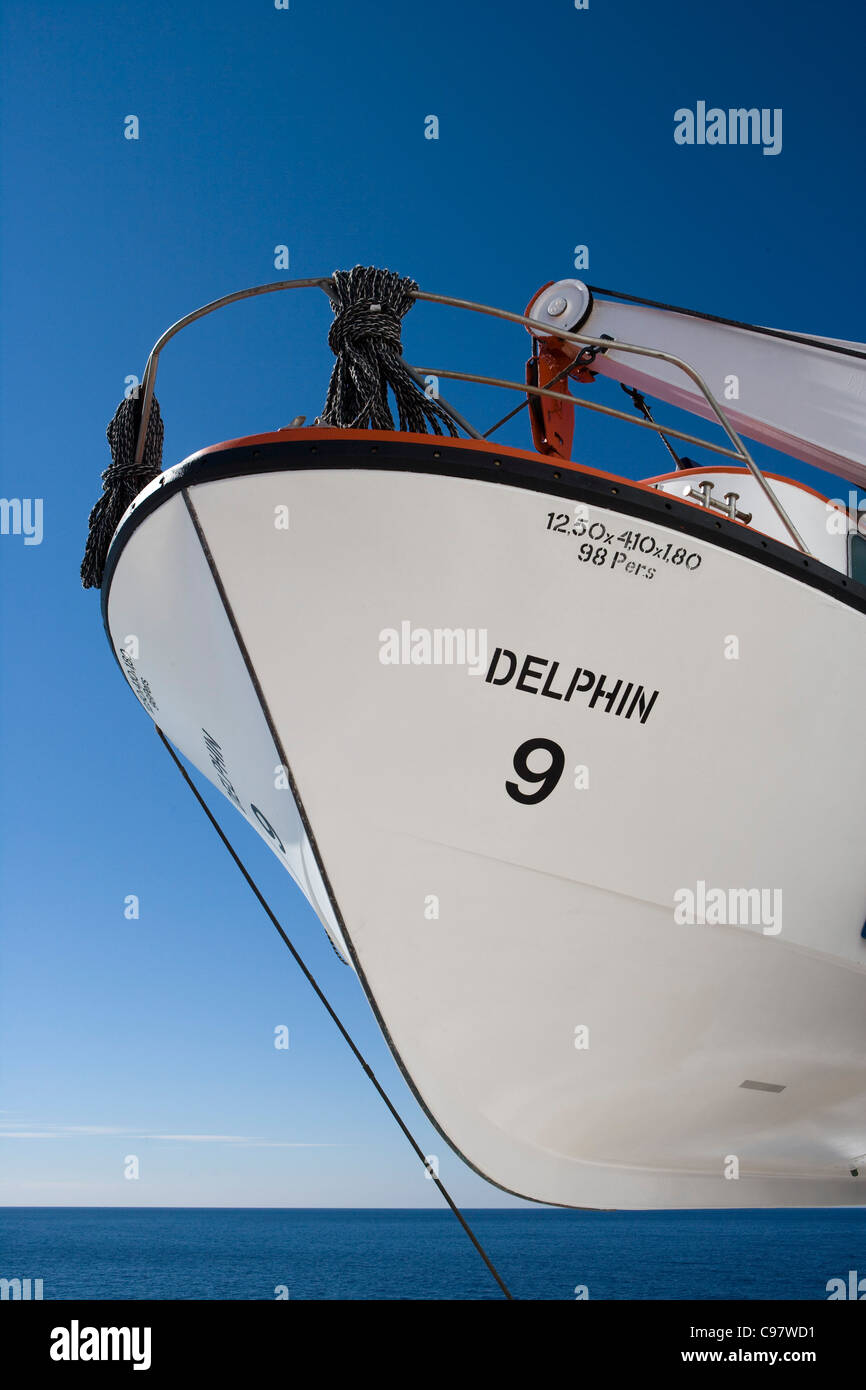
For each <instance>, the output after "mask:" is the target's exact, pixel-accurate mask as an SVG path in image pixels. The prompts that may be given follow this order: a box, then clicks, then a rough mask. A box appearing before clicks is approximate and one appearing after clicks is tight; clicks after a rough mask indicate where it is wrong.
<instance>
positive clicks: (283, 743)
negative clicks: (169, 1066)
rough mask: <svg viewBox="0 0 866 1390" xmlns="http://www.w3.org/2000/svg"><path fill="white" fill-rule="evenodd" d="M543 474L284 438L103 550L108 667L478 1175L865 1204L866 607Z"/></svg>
mask: <svg viewBox="0 0 866 1390" xmlns="http://www.w3.org/2000/svg"><path fill="white" fill-rule="evenodd" d="M253 445H256V446H257V447H256V448H253V447H252V446H253ZM532 458H533V456H530V455H522V454H519V453H517V452H516V451H496V450H495V449H494V448H493V446H491V445H487V446H478V445H475V444H471V445H470V444H469V443H467V442H461V443H457V442H453V441H452V442H449V441H442V440H436V439H431V438H430V437H426V438H425V439H424V440H423V441H422V440H420V439H419V438H418V437H406V436H376V435H373V434H370V433H364V434H363V435H353V434H352V432H348V431H340V432H331V431H311V430H306V431H297V432H289V433H286V432H284V433H283V434H281V435H276V436H266V437H262V441H250V442H249V443H246V444H244V445H243V446H241V445H238V446H237V447H236V448H234V449H232V448H231V447H230V446H221V448H220V449H219V450H216V451H211V452H209V453H208V454H207V455H206V456H198V457H197V458H196V459H194V460H192V461H190V462H188V463H187V464H186V465H181V466H180V467H179V468H178V469H175V470H172V471H170V472H169V473H167V474H164V475H163V477H162V479H160V480H159V481H158V482H157V483H155V484H152V485H151V487H150V488H148V489H147V490H146V492H145V493H143V494H142V495H141V497H140V498H139V499H138V500H137V502H136V503H135V505H134V507H133V508H132V509H131V510H130V512H129V513H127V517H126V518H125V520H124V521H123V522H122V523H121V526H120V528H119V530H118V533H117V535H116V537H115V541H114V544H113V547H112V552H111V554H110V556H109V563H108V567H107V574H106V581H105V584H104V586H103V601H104V610H105V616H106V626H107V630H108V633H109V636H110V640H111V643H112V646H113V648H114V650H115V652H116V653H117V654H118V658H119V660H120V662H121V666H122V668H123V669H124V672H125V674H126V676H127V679H128V680H129V682H130V684H131V685H132V687H133V689H134V690H135V692H136V694H137V695H138V698H139V699H140V700H141V702H142V703H143V704H144V706H145V708H146V709H147V710H148V713H150V714H151V716H152V718H153V719H154V720H155V721H156V722H157V724H158V725H159V727H160V728H161V729H162V730H163V732H164V733H165V734H166V736H167V737H168V738H169V739H170V740H171V741H172V743H173V744H174V745H175V746H176V747H177V748H178V749H179V750H180V752H181V753H182V754H183V755H184V756H185V757H186V758H187V759H188V760H189V761H190V762H191V763H192V764H194V765H195V766H196V767H197V768H198V769H199V770H200V771H201V772H202V773H203V774H204V775H205V776H207V777H209V778H210V780H211V781H212V782H214V784H215V785H217V786H219V787H221V788H222V790H223V791H224V792H225V793H226V795H227V796H228V797H229V799H230V800H232V801H233V802H234V803H235V804H236V805H237V806H238V808H239V809H240V810H241V811H242V813H243V814H244V815H245V816H246V817H247V818H248V819H249V820H250V821H251V823H252V824H254V825H255V826H256V828H257V829H258V830H259V832H260V833H261V834H262V836H263V838H264V839H265V840H266V841H267V842H268V843H269V844H270V845H271V847H272V848H273V849H274V850H275V852H276V853H277V854H278V855H279V856H280V858H281V859H282V860H283V862H284V863H285V864H286V866H287V868H288V869H289V870H290V872H291V873H292V874H293V876H294V878H295V879H296V881H297V882H298V883H299V885H300V887H301V888H302V890H303V891H304V892H305V893H306V894H307V896H308V898H309V899H310V901H311V902H312V903H313V905H314V906H315V907H316V909H317V911H318V913H319V915H320V917H321V919H322V921H323V923H324V925H325V927H326V929H327V930H328V932H329V934H330V935H331V938H332V940H333V941H334V944H335V945H336V947H337V948H338V950H340V951H341V953H343V954H344V955H345V956H346V957H347V958H348V959H349V960H350V961H351V962H352V964H353V965H354V967H355V968H356V969H357V971H358V974H359V977H360V979H361V981H362V983H363V986H364V989H365V990H366V992H367V995H368V997H369V1000H370V1003H371V1005H372V1006H373V1008H374V1010H375V1012H376V1015H377V1017H378V1019H379V1021H380V1024H381V1026H382V1028H383V1030H384V1032H385V1035H386V1037H387V1039H388V1042H389V1044H390V1046H391V1048H392V1050H393V1052H394V1054H395V1056H396V1057H397V1059H398V1061H399V1063H400V1065H401V1067H402V1069H403V1071H404V1073H405V1074H406V1076H407V1078H408V1079H409V1081H410V1083H411V1085H412V1087H413V1089H414V1091H415V1094H416V1095H417V1097H418V1099H419V1100H420V1101H421V1103H422V1104H423V1106H424V1108H425V1110H426V1111H427V1113H428V1114H429V1116H430V1117H431V1118H432V1120H433V1121H434V1122H435V1124H436V1125H437V1126H438V1128H439V1129H440V1131H441V1132H442V1134H443V1135H444V1136H445V1137H446V1138H447V1139H448V1141H449V1142H450V1143H451V1144H452V1145H453V1147H454V1148H455V1149H456V1150H458V1151H459V1153H460V1154H461V1155H462V1156H463V1157H464V1158H465V1159H466V1160H467V1162H468V1163H470V1164H471V1165H472V1166H473V1167H474V1168H476V1169H477V1170H478V1171H479V1172H481V1173H482V1174H483V1175H484V1176H486V1177H487V1178H489V1179H490V1180H491V1181H492V1182H494V1183H496V1184H498V1185H500V1186H501V1187H503V1188H506V1189H508V1190H509V1191H512V1192H514V1193H517V1194H519V1195H521V1196H525V1197H531V1198H534V1199H537V1200H540V1201H544V1202H550V1203H557V1204H562V1205H565V1206H574V1207H604V1208H610V1207H619V1208H644V1207H727V1206H731V1207H744V1206H755V1207H756V1206H819V1205H848V1204H857V1203H861V1202H863V1201H864V1194H866V1066H864V1057H866V941H864V940H863V939H862V937H861V926H862V924H863V920H864V916H866V871H864V867H863V837H864V830H866V778H864V776H863V770H862V757H861V748H860V739H859V731H860V727H861V725H862V711H863V710H864V709H866V612H864V608H866V604H864V603H863V602H862V601H858V600H857V595H856V594H852V592H851V590H852V586H851V584H850V581H848V582H847V584H846V583H845V581H844V580H843V577H842V576H840V575H838V574H837V575H836V576H835V579H833V578H832V577H831V572H830V571H829V570H827V571H824V570H823V568H822V567H821V566H817V567H813V570H812V571H811V572H810V573H809V574H808V575H807V573H806V570H805V569H803V570H802V572H801V573H799V574H798V573H795V572H793V571H792V569H791V565H793V564H794V563H795V561H796V556H795V554H794V552H792V551H787V552H786V553H787V554H788V555H790V556H791V557H792V559H791V564H790V565H787V568H786V563H787V562H784V561H783V560H782V559H779V557H780V556H782V554H783V551H785V550H786V548H785V547H782V546H778V545H776V544H775V543H770V544H769V549H768V543H767V542H765V541H764V542H761V541H759V540H757V539H755V538H754V537H750V538H748V542H747V541H746V540H745V539H741V538H742V537H743V536H744V534H745V528H743V527H740V526H737V525H736V523H729V522H719V521H718V520H716V519H714V518H712V517H708V516H706V515H705V514H703V513H702V512H701V511H700V509H697V508H693V507H688V505H687V504H684V503H681V502H679V501H676V500H675V501H673V502H671V501H670V500H669V499H667V498H665V497H663V496H661V495H659V494H651V493H650V490H649V489H645V490H644V494H645V506H646V508H647V509H651V508H654V509H655V512H654V513H652V512H650V511H647V512H646V514H645V515H640V514H639V509H640V507H642V506H644V503H643V502H642V501H641V500H640V497H641V494H640V489H639V488H637V487H635V485H629V484H627V483H626V482H624V480H620V479H615V478H609V477H607V478H606V477H605V475H598V474H590V473H588V472H587V471H584V470H580V469H575V468H570V467H568V466H567V465H561V466H559V467H558V470H557V471H555V470H554V469H552V468H550V467H547V466H546V465H542V464H541V463H539V461H538V460H537V459H535V461H534V462H530V460H531V459H532ZM636 496H637V497H638V502H635V501H634V499H635V497H636ZM587 498H588V499H589V500H587ZM635 508H638V513H636V511H635ZM285 509H287V510H285ZM663 509H666V511H665V510H663ZM551 516H552V517H553V520H551V519H550V518H551ZM563 517H564V518H565V521H564V522H563V521H562V518H563ZM684 518H685V520H684ZM581 528H582V529H581ZM713 528H715V529H713ZM635 535H637V536H638V539H637V540H634V539H633V537H634V536H635ZM626 536H628V537H629V539H627V540H626V539H622V538H623V537H626ZM645 537H648V538H649V539H648V540H646V539H644V538H645ZM747 543H748V545H749V546H752V547H753V548H754V553H749V552H748V551H747V550H744V548H743V547H744V546H746V545H747ZM587 545H588V546H589V547H590V553H589V557H588V558H587V552H586V550H585V549H583V547H585V546H587ZM761 547H762V548H763V551H764V552H766V553H765V554H763V555H762V554H760V553H759V550H760V548H761ZM602 551H603V552H604V554H603V556H602V558H600V559H597V558H596V557H597V556H598V555H599V553H600V552H602ZM681 551H682V555H680V552H681ZM620 553H622V554H623V555H624V558H623V559H621V560H616V559H615V556H616V555H618V554H620ZM675 557H679V558H675ZM774 557H775V558H776V560H777V561H778V563H775V562H774ZM799 564H800V565H801V566H802V564H803V562H802V560H800V561H799ZM816 571H820V574H818V573H817V572H816ZM834 584H836V585H837V586H838V587H837V590H835V591H834V589H833V585H834ZM853 587H854V588H856V586H853ZM843 588H844V591H843ZM437 633H438V634H440V636H439V638H437V635H436V634H437ZM444 633H450V634H451V635H450V636H442V635H441V634H444ZM460 633H462V634H464V641H465V643H466V647H465V650H464V652H463V654H464V657H465V659H466V660H468V661H474V665H475V667H476V671H475V673H474V674H473V673H471V672H470V670H469V669H468V668H467V664H465V661H464V664H458V662H459V658H460V653H461V647H460V637H459V634H460ZM424 634H428V637H426V638H425V635H424ZM455 634H457V635H455ZM130 638H134V639H135V641H134V642H131V641H130ZM485 641H486V646H485V645H484V644H485ZM437 642H438V646H437ZM437 652H438V655H439V661H438V662H436V661H430V662H428V661H427V660H426V659H425V658H426V657H427V656H428V655H429V656H433V657H435V656H436V654H437ZM413 654H414V659H413ZM590 678H591V679H590ZM542 741H543V742H542ZM527 745H530V750H529V751H526V748H527ZM520 749H524V759H525V760H524V761H523V762H522V763H521V758H520V754H519V753H518V750H520ZM557 749H559V750H561V754H562V767H561V771H560V772H559V775H558V776H556V777H554V776H553V772H554V771H555V770H556V767H557V759H558V754H557V753H556V750H557ZM515 755H517V759H518V762H517V765H516V764H515ZM282 767H286V768H287V775H286V776H281V775H280V769H281V768H282ZM548 769H549V770H550V771H549V773H548V776H547V777H546V778H545V777H544V776H543V774H544V773H545V772H547V771H548ZM527 772H528V773H529V774H535V777H536V779H540V780H532V777H531V776H527V775H525V774H526V773H527ZM521 773H523V774H524V775H523V776H521V775H520V774H521ZM509 783H510V784H511V785H512V788H513V789H514V790H516V792H517V795H516V796H515V795H514V794H513V793H512V792H509V790H508V786H507V784H509ZM539 792H542V793H544V794H543V795H542V796H541V797H540V799H538V800H537V801H535V802H529V801H528V800H527V798H528V797H529V796H531V795H532V794H533V793H536V794H537V793H539ZM747 1083H748V1084H747ZM858 1161H859V1163H860V1164H862V1167H858ZM852 1170H854V1171H856V1172H857V1173H858V1174H859V1176H854V1172H853V1171H852Z"/></svg>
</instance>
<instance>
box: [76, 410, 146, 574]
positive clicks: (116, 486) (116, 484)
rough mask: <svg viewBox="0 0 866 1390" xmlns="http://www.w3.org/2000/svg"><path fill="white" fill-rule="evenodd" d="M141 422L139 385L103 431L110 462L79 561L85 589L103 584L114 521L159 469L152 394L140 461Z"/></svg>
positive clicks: (116, 520)
mask: <svg viewBox="0 0 866 1390" xmlns="http://www.w3.org/2000/svg"><path fill="white" fill-rule="evenodd" d="M140 423H141V400H140V388H136V391H135V393H134V394H133V395H131V396H128V397H126V399H124V400H122V401H121V402H120V405H119V406H118V407H117V410H116V411H115V412H114V418H113V420H112V421H111V423H110V424H109V426H108V429H107V430H106V431H105V433H106V437H107V439H108V447H109V448H110V449H111V463H110V464H109V465H108V467H107V468H106V470H105V472H104V473H103V475H102V496H101V497H100V498H99V500H98V501H97V503H96V505H95V506H94V508H93V510H92V511H91V513H90V521H89V529H88V534H87V544H86V546H85V549H84V559H83V560H82V562H81V582H82V584H83V585H84V587H85V589H98V588H99V586H100V584H101V583H102V573H103V570H104V569H105V559H106V556H107V555H108V547H109V546H110V545H111V538H112V536H113V535H114V533H115V531H116V530H117V523H118V522H119V521H120V518H121V517H122V516H123V513H124V512H125V511H126V509H127V507H128V506H129V505H130V503H131V502H134V501H135V499H136V497H137V496H138V494H139V493H140V492H141V489H142V488H143V487H146V486H147V484H148V483H150V482H152V481H153V479H154V478H158V477H159V475H160V473H161V472H162V440H163V434H164V432H165V431H164V428H163V423H162V416H161V415H160V413H159V405H158V403H157V399H156V397H155V396H154V397H153V401H152V404H151V409H150V419H149V420H148V422H147V439H146V440H145V444H144V453H143V454H142V457H141V462H140V463H139V464H136V462H135V444H136V440H137V439H138V429H139V425H140Z"/></svg>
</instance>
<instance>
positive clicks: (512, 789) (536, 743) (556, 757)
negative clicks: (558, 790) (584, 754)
mask: <svg viewBox="0 0 866 1390" xmlns="http://www.w3.org/2000/svg"><path fill="white" fill-rule="evenodd" d="M538 748H543V749H544V751H545V753H549V754H550V766H549V767H548V768H546V769H545V770H544V771H543V772H533V771H532V769H531V767H530V766H529V761H528V760H529V755H530V753H534V752H535V751H536V749H538ZM564 767H565V754H564V753H563V751H562V749H561V748H560V746H559V744H558V743H553V742H552V741H551V740H550V739H549V738H530V739H527V741H526V743H521V745H520V747H519V748H518V750H517V752H516V753H515V754H514V771H515V772H516V773H517V775H518V777H522V778H523V780H524V782H538V783H539V784H540V785H539V787H538V790H537V791H534V792H525V791H522V790H521V788H520V787H519V786H518V785H517V783H516V782H506V783H505V790H506V791H507V792H508V795H509V796H510V797H511V798H512V800H513V801H519V802H520V804H521V805H522V806H537V805H538V803H539V801H543V800H544V798H545V797H546V796H550V793H551V792H552V791H553V789H554V787H555V786H556V784H557V782H558V781H559V779H560V777H561V776H562V772H563V768H564Z"/></svg>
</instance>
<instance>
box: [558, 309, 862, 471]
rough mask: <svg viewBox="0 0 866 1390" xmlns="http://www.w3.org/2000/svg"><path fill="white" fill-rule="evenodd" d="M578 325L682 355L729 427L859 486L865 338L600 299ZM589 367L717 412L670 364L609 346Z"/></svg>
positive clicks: (694, 408)
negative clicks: (792, 334) (791, 332)
mask: <svg viewBox="0 0 866 1390" xmlns="http://www.w3.org/2000/svg"><path fill="white" fill-rule="evenodd" d="M579 332H580V333H582V334H586V335H587V336H588V337H595V338H598V337H601V336H602V335H603V334H610V335H611V336H612V337H614V338H618V339H620V341H622V342H626V343H634V344H637V345H640V346H645V347H651V348H657V349H661V350H662V351H664V352H669V353H673V354H675V355H676V356H677V357H681V358H683V359H684V360H685V361H686V362H688V363H689V364H690V366H692V367H694V368H695V369H696V370H697V371H698V372H700V374H701V376H702V377H703V378H704V381H705V382H706V383H707V385H708V387H709V389H710V391H711V392H712V393H713V395H714V396H715V397H716V399H717V400H718V401H719V402H720V404H721V406H722V408H723V410H724V411H725V412H726V414H727V415H728V418H729V419H730V421H731V423H732V424H733V426H734V427H735V429H737V430H738V431H741V432H742V433H743V434H744V435H746V436H748V438H750V439H754V440H758V441H759V442H760V443H762V444H769V445H770V446H771V447H772V448H774V449H781V450H782V451H783V452H784V453H786V454H790V455H792V456H793V457H794V458H798V459H802V460H803V461H804V462H805V463H811V464H814V465H815V466H816V467H818V468H823V469H826V470H827V471H829V472H832V473H836V474H838V475H839V476H840V477H842V478H845V479H846V480H848V481H849V482H851V483H854V484H856V485H858V486H859V487H862V488H866V344H863V343H849V342H845V341H843V340H841V339H837V338H816V337H815V336H814V335H809V341H802V340H800V341H797V340H794V339H793V338H786V337H784V336H775V330H773V331H771V332H770V333H762V332H759V331H756V330H755V329H754V328H748V327H737V326H733V325H729V324H725V323H720V322H717V321H713V320H709V319H703V318H700V317H697V316H692V315H691V314H686V313H681V312H677V311H675V310H672V309H664V308H650V307H648V306H646V305H642V304H628V303H620V302H617V301H615V300H610V299H600V298H596V299H594V301H593V307H592V310H591V312H590V314H589V317H588V318H587V319H586V321H585V322H584V323H583V324H582V325H581V327H580V329H579ZM803 337H804V338H805V337H806V335H803ZM592 369H593V371H598V372H601V373H602V374H604V375H606V376H611V377H614V378H615V379H616V380H617V381H622V382H625V383H626V384H628V385H631V386H636V387H637V388H638V389H639V390H640V391H645V392H647V393H648V394H651V395H653V396H656V397H658V398H660V399H661V400H665V401H668V402H669V403H670V404H672V405H676V406H680V407H681V408H683V409H684V410H688V411H691V412H692V413H693V414H696V415H700V416H703V417H704V418H706V419H715V416H714V414H713V411H712V409H711V407H710V406H709V405H708V404H707V402H706V400H705V399H704V397H703V396H702V395H701V393H700V392H699V390H698V388H697V387H696V386H695V384H694V383H693V382H692V380H691V379H690V378H689V377H687V376H686V375H685V373H684V372H682V371H681V370H680V369H679V368H677V367H674V366H673V365H671V364H670V363H668V362H659V361H658V360H656V359H653V358H648V357H641V356H638V355H637V354H635V353H624V352H620V353H618V352H616V350H615V349H611V350H609V351H608V352H607V353H604V354H599V355H598V357H597V358H596V359H595V362H594V363H593V367H592Z"/></svg>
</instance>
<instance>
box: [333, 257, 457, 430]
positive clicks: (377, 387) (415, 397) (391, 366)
mask: <svg viewBox="0 0 866 1390" xmlns="http://www.w3.org/2000/svg"><path fill="white" fill-rule="evenodd" d="M331 279H332V283H333V288H332V290H331V291H329V293H330V295H331V302H332V304H333V307H334V322H333V323H332V324H331V329H330V332H329V333H328V343H329V344H330V347H331V350H332V351H333V353H334V355H335V356H336V358H337V360H336V362H335V364H334V370H333V371H332V373H331V380H330V383H329V385H328V397H327V400H326V401H325V408H324V410H323V412H322V414H321V416H320V417H319V424H321V425H329V426H331V427H333V428H337V429H373V430H393V429H394V417H393V415H392V414H391V408H390V405H389V403H388V388H389V387H390V389H391V391H392V392H393V394H394V399H395V401H396V403H397V414H398V419H399V424H398V428H399V429H400V430H403V431H408V432H409V433H411V434H426V433H427V432H428V430H429V431H432V433H433V434H442V433H443V428H442V427H443V426H444V428H445V431H447V433H448V434H451V435H454V434H456V433H457V431H456V429H455V428H454V425H453V423H452V421H451V419H450V418H449V416H448V414H447V412H446V411H445V410H444V409H443V408H442V406H441V405H440V404H439V402H438V401H437V400H432V399H431V398H430V397H429V396H427V395H425V393H424V392H423V391H422V390H421V388H420V386H419V385H418V383H417V382H416V380H415V379H414V377H413V376H411V374H410V373H409V371H408V370H407V368H406V364H405V362H404V361H403V358H402V355H401V352H402V346H401V341H400V334H401V325H402V320H403V316H404V315H405V314H406V313H407V312H408V311H409V310H410V309H411V308H412V305H413V304H414V302H415V294H416V292H417V290H418V285H417V284H416V282H415V281H414V280H409V279H407V278H406V277H404V276H402V275H397V274H396V273H395V272H394V271H393V270H377V269H376V268H375V267H373V266H363V265H356V266H355V267H354V268H353V269H352V270H335V271H334V274H333V276H332V277H331Z"/></svg>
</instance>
